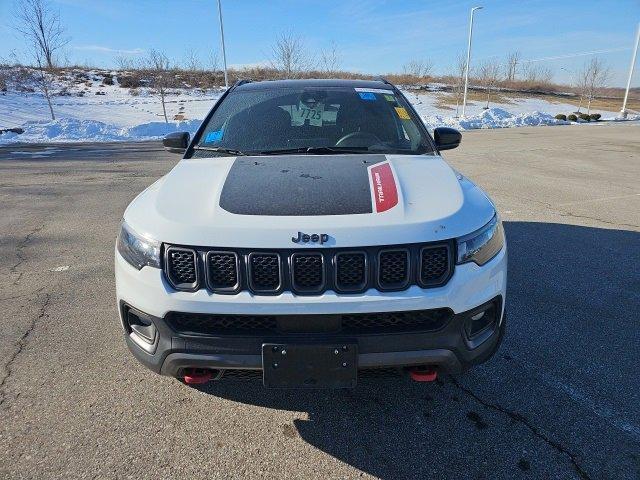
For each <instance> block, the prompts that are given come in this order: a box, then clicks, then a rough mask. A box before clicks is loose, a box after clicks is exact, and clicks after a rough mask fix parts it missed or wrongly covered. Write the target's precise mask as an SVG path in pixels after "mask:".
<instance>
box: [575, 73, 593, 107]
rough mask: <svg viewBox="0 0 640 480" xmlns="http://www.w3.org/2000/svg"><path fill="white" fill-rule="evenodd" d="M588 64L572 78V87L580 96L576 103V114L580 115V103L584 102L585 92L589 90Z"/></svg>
mask: <svg viewBox="0 0 640 480" xmlns="http://www.w3.org/2000/svg"><path fill="white" fill-rule="evenodd" d="M587 66H588V64H585V65H584V67H583V68H582V69H581V70H579V71H578V72H576V74H575V76H574V85H575V87H576V89H577V90H578V93H579V94H580V100H579V101H578V110H577V112H576V113H580V109H581V108H582V102H584V99H585V97H586V96H587V90H588V88H589V69H588V68H587Z"/></svg>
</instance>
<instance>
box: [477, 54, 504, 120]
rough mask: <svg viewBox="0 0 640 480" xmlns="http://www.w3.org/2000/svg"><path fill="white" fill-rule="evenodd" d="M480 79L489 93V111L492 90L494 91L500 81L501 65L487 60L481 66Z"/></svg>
mask: <svg viewBox="0 0 640 480" xmlns="http://www.w3.org/2000/svg"><path fill="white" fill-rule="evenodd" d="M478 77H479V80H480V83H482V85H483V86H484V88H485V90H486V92H487V105H486V107H485V109H487V108H489V100H490V99H491V90H492V89H494V88H495V87H496V86H497V85H498V82H499V81H500V64H498V62H497V61H495V60H487V61H486V62H484V63H482V64H481V65H480V68H479V70H478Z"/></svg>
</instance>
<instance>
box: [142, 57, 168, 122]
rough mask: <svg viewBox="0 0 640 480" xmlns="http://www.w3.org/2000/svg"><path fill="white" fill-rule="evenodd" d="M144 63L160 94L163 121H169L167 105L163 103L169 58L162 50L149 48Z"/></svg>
mask: <svg viewBox="0 0 640 480" xmlns="http://www.w3.org/2000/svg"><path fill="white" fill-rule="evenodd" d="M146 64H147V68H148V69H149V71H150V72H151V73H152V74H153V84H154V86H155V87H156V90H157V91H158V93H159V94H160V101H161V102H162V113H163V115H164V121H165V122H167V123H169V119H168V118H167V107H166V104H165V95H166V91H167V86H168V78H169V58H167V55H166V54H165V53H164V52H160V51H158V50H154V49H151V50H149V54H148V56H147V61H146Z"/></svg>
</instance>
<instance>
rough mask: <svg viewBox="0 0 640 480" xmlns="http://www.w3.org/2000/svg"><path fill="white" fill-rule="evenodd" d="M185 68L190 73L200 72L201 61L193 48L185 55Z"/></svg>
mask: <svg viewBox="0 0 640 480" xmlns="http://www.w3.org/2000/svg"><path fill="white" fill-rule="evenodd" d="M184 68H185V69H186V70H189V71H190V72H197V71H198V70H200V59H198V54H197V53H196V51H195V50H194V49H193V48H189V49H187V51H186V52H185V54H184Z"/></svg>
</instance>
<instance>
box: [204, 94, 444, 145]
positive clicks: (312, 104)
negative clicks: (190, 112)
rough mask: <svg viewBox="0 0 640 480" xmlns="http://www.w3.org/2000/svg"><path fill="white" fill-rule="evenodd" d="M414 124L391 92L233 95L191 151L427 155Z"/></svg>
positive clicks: (423, 136) (425, 140)
mask: <svg viewBox="0 0 640 480" xmlns="http://www.w3.org/2000/svg"><path fill="white" fill-rule="evenodd" d="M417 121H419V120H417V119H416V118H414V115H413V113H411V111H410V109H409V108H408V105H407V103H406V101H405V100H404V98H402V97H401V96H398V95H396V94H395V93H394V91H393V90H391V89H375V88H349V87H319V88H318V87H304V86H302V85H301V86H300V87H299V88H295V87H293V88H292V87H287V88H277V89H276V88H274V89H255V90H253V89H251V90H245V91H243V90H235V91H232V92H230V93H229V95H228V96H227V97H226V98H225V99H224V100H223V101H222V102H221V104H220V105H219V106H218V108H217V109H216V111H215V112H214V113H213V115H212V116H211V118H210V119H209V120H208V122H207V124H206V127H205V129H204V132H203V134H202V135H201V136H200V138H199V140H198V143H197V147H196V148H197V149H207V150H209V149H211V150H214V151H217V153H219V154H234V155H242V154H251V155H261V154H262V155H268V154H276V153H286V152H288V151H289V152H302V153H317V154H322V153H345V152H348V153H394V154H413V155H415V154H425V153H427V154H429V153H433V148H432V147H431V142H430V141H429V139H428V138H427V135H426V134H425V133H423V131H424V130H423V129H421V128H419V127H418V124H417V123H416V122H417Z"/></svg>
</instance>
